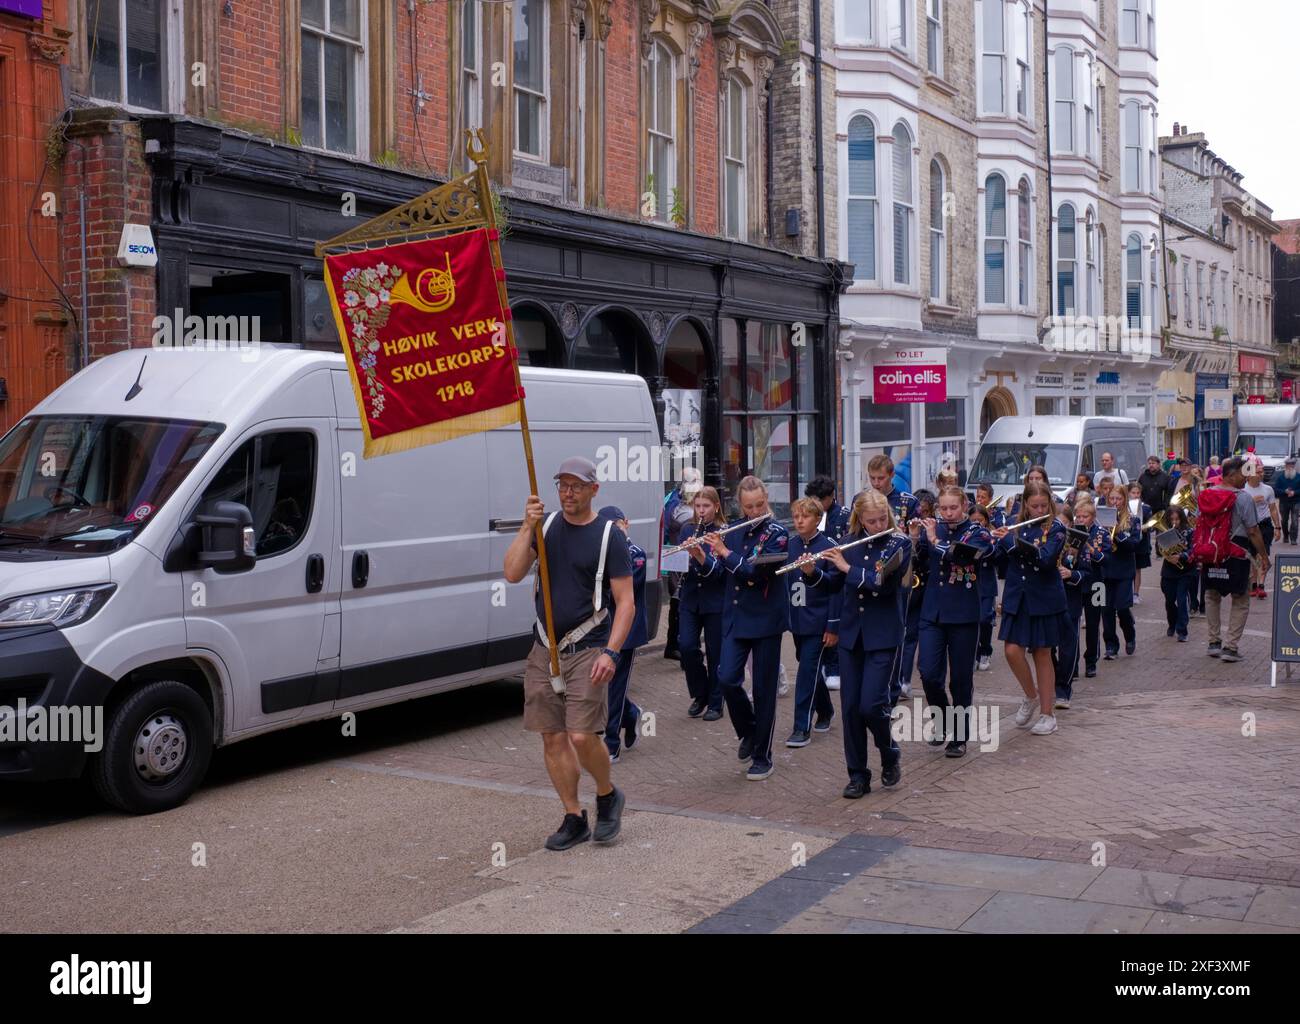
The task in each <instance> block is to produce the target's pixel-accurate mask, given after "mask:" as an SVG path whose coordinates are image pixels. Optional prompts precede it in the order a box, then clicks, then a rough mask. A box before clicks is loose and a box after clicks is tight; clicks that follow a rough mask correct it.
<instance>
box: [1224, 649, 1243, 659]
mask: <svg viewBox="0 0 1300 1024" xmlns="http://www.w3.org/2000/svg"><path fill="white" fill-rule="evenodd" d="M1219 660H1220V661H1241V655H1240V654H1238V653H1237V652H1236V650H1235V649H1233V648H1231V647H1225V648H1224V649H1223V653H1222V654H1221V655H1219Z"/></svg>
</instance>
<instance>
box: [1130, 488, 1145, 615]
mask: <svg viewBox="0 0 1300 1024" xmlns="http://www.w3.org/2000/svg"><path fill="white" fill-rule="evenodd" d="M1127 491H1128V514H1129V515H1130V516H1134V517H1136V518H1137V521H1138V522H1139V523H1145V522H1146V521H1147V520H1149V519H1150V518H1151V506H1150V505H1148V504H1147V503H1146V502H1144V501H1143V500H1142V485H1141V484H1140V483H1138V482H1137V481H1136V480H1134V481H1133V482H1132V483H1131V484H1129V485H1128V487H1127ZM1133 559H1134V567H1135V568H1136V569H1137V571H1136V572H1135V573H1134V574H1133V603H1134V604H1141V603H1142V570H1143V569H1150V568H1151V531H1150V530H1143V531H1142V540H1141V541H1140V542H1139V544H1138V546H1137V548H1136V549H1135V550H1134V552H1133Z"/></svg>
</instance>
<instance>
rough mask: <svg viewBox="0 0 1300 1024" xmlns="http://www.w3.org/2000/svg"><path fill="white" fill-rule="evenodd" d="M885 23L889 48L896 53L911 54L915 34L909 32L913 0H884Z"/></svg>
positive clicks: (913, 5) (913, 7)
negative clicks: (885, 5) (885, 4)
mask: <svg viewBox="0 0 1300 1024" xmlns="http://www.w3.org/2000/svg"><path fill="white" fill-rule="evenodd" d="M886 3H887V4H888V6H887V7H886V13H887V17H886V23H887V24H888V31H889V39H888V43H889V48H890V49H891V50H894V51H896V52H898V53H906V54H909V55H910V54H911V53H912V50H913V40H914V39H915V35H914V34H913V33H912V32H911V21H912V12H913V10H914V9H915V7H916V3H915V0H886ZM900 37H901V38H900Z"/></svg>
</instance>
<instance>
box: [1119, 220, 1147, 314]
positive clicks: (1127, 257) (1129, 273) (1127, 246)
mask: <svg viewBox="0 0 1300 1024" xmlns="http://www.w3.org/2000/svg"><path fill="white" fill-rule="evenodd" d="M1135 239H1136V241H1137V277H1136V278H1135V277H1133V242H1134V240H1135ZM1135 284H1136V285H1137V300H1138V315H1137V321H1138V322H1137V323H1136V324H1134V323H1133V317H1132V314H1131V313H1130V312H1129V303H1128V297H1129V293H1130V291H1131V290H1132V288H1133V286H1134V285H1135ZM1142 285H1143V282H1142V236H1141V235H1139V234H1137V233H1136V232H1130V233H1129V236H1128V239H1127V240H1126V241H1125V243H1124V322H1125V323H1127V324H1128V325H1129V327H1130V329H1132V328H1140V327H1141V326H1142V320H1143V317H1144V316H1145V308H1144V307H1145V306H1146V299H1145V298H1144V296H1143V292H1144V288H1143V286H1142Z"/></svg>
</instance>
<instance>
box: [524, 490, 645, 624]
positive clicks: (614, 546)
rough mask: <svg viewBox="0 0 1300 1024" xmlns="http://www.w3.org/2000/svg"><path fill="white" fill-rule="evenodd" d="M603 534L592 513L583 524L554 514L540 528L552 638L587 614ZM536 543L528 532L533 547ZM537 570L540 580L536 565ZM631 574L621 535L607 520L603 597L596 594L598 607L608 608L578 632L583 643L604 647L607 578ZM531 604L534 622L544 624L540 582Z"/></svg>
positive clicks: (608, 599)
mask: <svg viewBox="0 0 1300 1024" xmlns="http://www.w3.org/2000/svg"><path fill="white" fill-rule="evenodd" d="M543 522H545V520H543ZM604 533H605V520H604V519H600V518H596V519H594V520H592V521H591V522H590V523H588V524H587V525H586V526H573V525H572V524H570V523H569V521H568V520H566V519H565V518H564V514H563V513H561V514H559V515H557V516H556V517H555V520H554V522H552V523H551V528H550V529H549V530H547V531H546V568H547V572H548V574H549V576H550V580H551V612H552V614H553V615H554V617H555V639H556V641H557V642H558V641H559V640H560V638H561V637H563V636H564V634H565V633H567V632H569V630H571V629H573V627H574V626H577V625H578V624H580V623H582V622H585V621H586V620H587V619H589V618H591V615H592V611H593V608H592V602H591V598H592V593H593V592H594V590H595V588H596V566H597V565H598V564H599V562H600V541H601V537H602V536H604ZM536 543H537V539H536V536H534V538H533V544H534V546H536ZM538 573H539V579H540V570H538ZM631 575H632V558H631V556H630V555H629V554H628V550H627V537H626V536H625V535H624V533H623V531H622V530H620V529H619V528H618V526H617V525H613V526H611V527H610V531H609V549H608V550H607V551H606V553H605V578H604V582H603V584H602V589H603V591H604V596H603V598H602V599H601V607H602V608H605V609H608V611H609V614H608V615H607V616H606V617H605V621H604V622H602V623H601V624H600V625H599V626H596V627H595V628H594V629H593V630H592V631H591V632H590V633H588V634H587V635H586V636H585V637H583V640H582V645H583V646H584V647H604V646H605V643H606V641H608V639H609V627H610V623H611V622H612V621H613V619H614V603H613V601H612V600H611V593H610V586H609V581H610V580H611V579H614V578H615V577H619V576H631ZM536 604H537V621H538V622H541V623H543V624H545V622H546V612H545V610H544V608H543V606H542V591H541V588H540V586H539V587H538V590H537V599H536Z"/></svg>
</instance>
